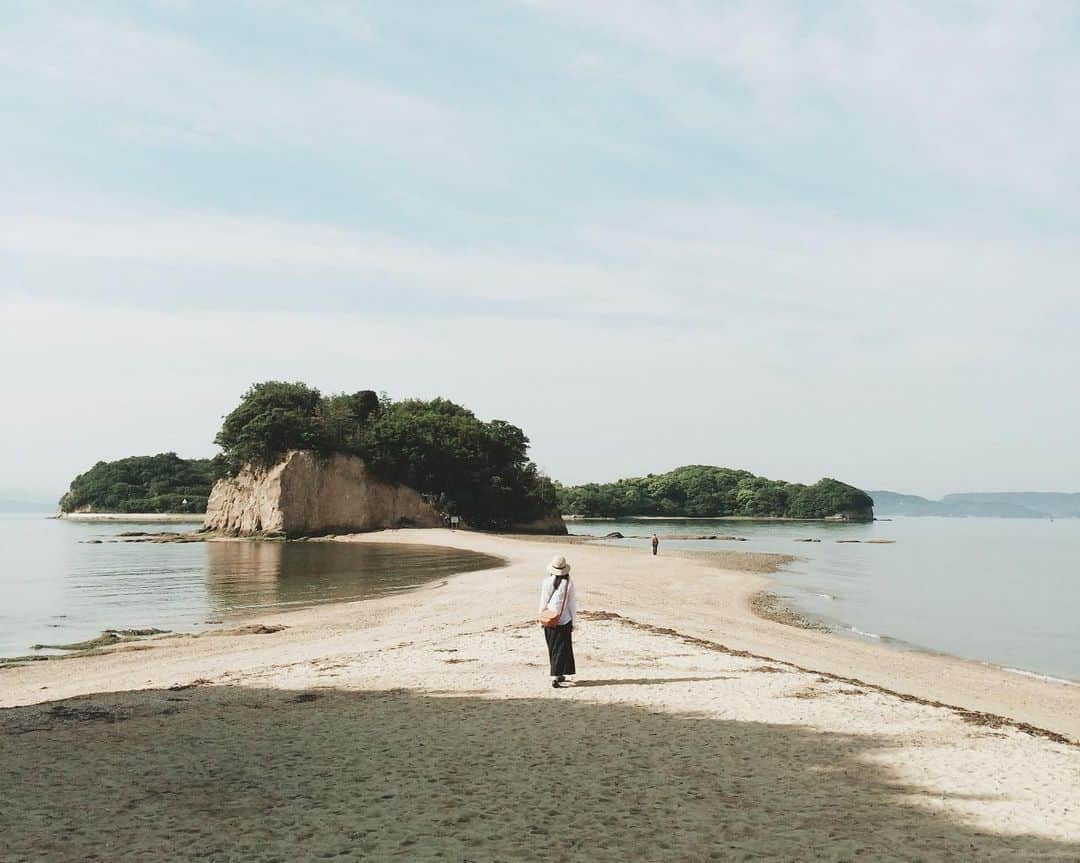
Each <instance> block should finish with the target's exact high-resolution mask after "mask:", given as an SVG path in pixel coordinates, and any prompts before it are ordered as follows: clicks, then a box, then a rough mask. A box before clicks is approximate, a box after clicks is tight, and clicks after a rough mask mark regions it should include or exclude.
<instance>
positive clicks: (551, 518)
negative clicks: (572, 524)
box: [510, 511, 568, 536]
mask: <svg viewBox="0 0 1080 863" xmlns="http://www.w3.org/2000/svg"><path fill="white" fill-rule="evenodd" d="M567 532H568V531H567V530H566V524H565V522H563V519H562V516H561V515H559V513H558V512H557V511H552V512H549V513H548V514H547V515H543V516H541V517H540V518H537V519H534V520H533V521H525V522H515V523H513V524H511V525H510V533H543V534H555V535H558V536H565V535H566V534H567Z"/></svg>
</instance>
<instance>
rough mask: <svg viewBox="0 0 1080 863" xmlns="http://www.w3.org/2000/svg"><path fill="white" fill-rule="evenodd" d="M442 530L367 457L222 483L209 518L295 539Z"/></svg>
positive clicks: (303, 461) (246, 532)
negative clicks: (382, 476) (395, 530)
mask: <svg viewBox="0 0 1080 863" xmlns="http://www.w3.org/2000/svg"><path fill="white" fill-rule="evenodd" d="M442 524H443V518H442V514H441V513H439V512H437V511H436V510H435V508H434V507H432V506H431V505H430V504H429V503H427V502H426V501H425V500H424V499H423V498H422V497H421V496H420V495H419V494H418V493H417V492H416V491H414V490H413V489H411V488H408V487H407V486H403V485H396V484H393V483H388V482H384V481H383V480H380V479H378V478H376V477H375V476H373V475H372V474H371V472H370V471H368V469H367V468H366V467H365V466H364V463H363V461H361V460H360V459H358V458H356V457H354V456H344V455H336V456H331V457H330V458H325V459H322V458H318V457H316V456H315V455H314V454H312V453H310V452H305V451H300V450H294V451H292V452H290V453H288V454H287V455H286V456H285V458H284V459H283V460H282V461H280V462H278V463H277V464H276V465H274V466H273V467H271V468H268V469H257V468H245V469H244V470H242V471H241V472H240V473H239V474H238V475H237V476H235V477H226V478H225V479H221V480H218V481H217V482H216V483H215V484H214V487H213V489H212V490H211V492H210V499H209V501H208V502H207V506H206V517H205V519H204V520H203V528H204V529H207V530H217V531H222V532H224V533H229V534H235V535H241V536H253V535H259V534H284V535H285V536H290V537H291V536H317V535H320V534H327V533H350V532H359V531H367V530H381V529H383V528H391V527H441V526H442ZM564 529H565V528H564Z"/></svg>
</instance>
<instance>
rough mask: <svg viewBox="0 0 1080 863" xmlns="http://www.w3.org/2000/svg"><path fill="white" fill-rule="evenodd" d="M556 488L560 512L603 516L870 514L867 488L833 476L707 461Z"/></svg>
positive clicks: (871, 513)
mask: <svg viewBox="0 0 1080 863" xmlns="http://www.w3.org/2000/svg"><path fill="white" fill-rule="evenodd" d="M557 491H558V500H559V509H560V510H561V511H562V512H563V513H566V514H570V515H582V516H592V517H607V518H614V517H620V516H635V515H645V516H649V515H651V516H665V515H666V516H672V517H692V518H719V517H723V516H760V517H775V518H827V517H829V516H832V515H836V514H846V515H848V516H850V517H853V518H872V517H873V505H874V502H873V500H871V499H870V496H869V495H867V494H866V493H865V492H863V491H860V490H859V489H857V488H855V487H854V486H850V485H847V484H846V483H842V482H840V481H839V480H835V479H822V480H819V481H818V482H816V483H814V484H813V485H802V484H799V483H786V482H782V481H779V480H770V479H766V478H765V477H761V476H755V475H754V474H752V473H750V472H749V471H745V470H732V469H731V468H723V467H713V466H710V465H686V466H685V467H680V468H676V469H675V470H673V471H670V472H668V473H664V474H649V475H648V476H643V477H634V478H631V479H620V480H618V481H616V482H610V483H602V484H598V483H589V484H586V485H579V486H572V487H564V486H557Z"/></svg>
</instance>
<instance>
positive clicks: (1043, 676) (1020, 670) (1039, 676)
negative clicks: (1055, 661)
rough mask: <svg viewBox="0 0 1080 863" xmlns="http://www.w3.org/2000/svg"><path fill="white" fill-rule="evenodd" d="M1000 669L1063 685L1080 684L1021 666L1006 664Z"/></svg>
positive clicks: (1079, 684)
mask: <svg viewBox="0 0 1080 863" xmlns="http://www.w3.org/2000/svg"><path fill="white" fill-rule="evenodd" d="M1001 670H1002V671H1008V672H1009V673H1010V674H1019V675H1020V676H1021V677H1034V678H1035V679H1036V680H1045V681H1047V682H1048V683H1063V684H1065V686H1080V683H1078V682H1077V681H1075V680H1066V679H1065V678H1064V677H1054V676H1053V675H1050V674H1038V673H1037V672H1034V671H1025V670H1024V669H1023V668H1010V667H1009V666H1008V665H1003V666H1001Z"/></svg>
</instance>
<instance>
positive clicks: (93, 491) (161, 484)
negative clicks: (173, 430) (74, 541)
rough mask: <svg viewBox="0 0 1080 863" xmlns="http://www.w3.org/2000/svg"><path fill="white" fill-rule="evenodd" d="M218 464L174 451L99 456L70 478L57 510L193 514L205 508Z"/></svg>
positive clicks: (73, 512)
mask: <svg viewBox="0 0 1080 863" xmlns="http://www.w3.org/2000/svg"><path fill="white" fill-rule="evenodd" d="M216 474H217V467H216V465H215V464H214V462H213V461H212V460H211V459H198V458H196V459H185V458H180V456H178V455H177V454H176V453H174V452H164V453H158V454H157V455H142V456H130V457H128V458H122V459H118V460H117V461H99V462H98V463H97V464H95V465H94V466H93V467H92V468H90V469H89V470H88V471H86V472H85V473H81V474H79V475H78V476H77V477H75V479H74V480H72V482H71V487H70V489H69V490H68V492H67V493H66V494H65V495H64V496H63V497H62V498H60V512H61V514H76V513H145V514H149V513H153V514H165V513H194V514H198V513H201V512H204V511H205V510H206V501H207V499H208V498H209V496H210V489H211V487H212V486H213V484H214V480H215V478H216Z"/></svg>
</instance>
